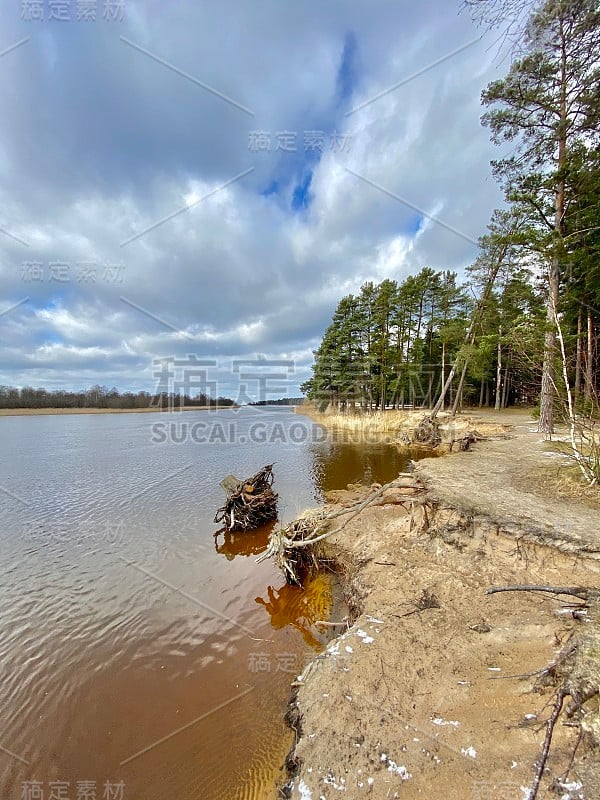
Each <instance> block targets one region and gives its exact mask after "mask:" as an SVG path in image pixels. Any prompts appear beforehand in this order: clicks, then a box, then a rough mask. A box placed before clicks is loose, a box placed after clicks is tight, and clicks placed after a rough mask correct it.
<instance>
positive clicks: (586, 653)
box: [486, 584, 600, 800]
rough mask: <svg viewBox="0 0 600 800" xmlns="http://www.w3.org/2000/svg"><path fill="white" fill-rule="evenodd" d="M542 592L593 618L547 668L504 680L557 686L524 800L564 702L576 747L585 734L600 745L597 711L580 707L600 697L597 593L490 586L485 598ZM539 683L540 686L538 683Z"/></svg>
mask: <svg viewBox="0 0 600 800" xmlns="http://www.w3.org/2000/svg"><path fill="white" fill-rule="evenodd" d="M509 591H510V592H545V593H548V594H553V595H559V596H560V595H566V596H569V597H577V598H579V599H580V600H584V601H586V603H590V604H591V608H592V612H593V616H590V617H589V622H590V623H591V624H590V625H589V626H588V625H586V626H585V628H583V629H579V630H577V631H576V632H575V633H573V634H572V635H571V637H570V638H569V641H568V643H567V645H566V647H565V648H563V650H562V651H561V653H559V655H558V657H557V658H556V659H555V660H554V661H553V662H552V663H551V664H549V665H548V666H546V667H544V668H542V669H540V670H536V671H534V672H531V673H526V674H524V675H513V676H506V677H513V678H517V679H519V678H527V677H533V676H537V679H538V685H548V680H549V679H552V682H553V683H555V685H558V688H557V690H556V693H555V695H554V700H553V703H552V711H551V714H550V717H549V718H548V721H547V722H546V734H545V736H544V742H543V744H542V749H541V751H540V756H539V759H538V761H537V766H536V772H535V775H534V778H533V781H532V784H531V787H530V788H529V791H528V794H527V796H526V800H536V798H537V795H538V792H539V788H540V784H541V781H542V778H543V775H544V770H545V768H546V763H547V761H548V757H549V754H550V749H551V745H552V736H553V734H554V729H555V727H556V723H557V722H558V720H559V718H560V715H561V712H562V711H563V706H564V703H565V699H566V698H567V697H569V698H570V702H569V703H568V704H567V705H566V707H565V710H564V713H565V716H566V717H567V718H571V717H573V716H575V715H576V714H577V715H578V720H577V722H575V723H565V724H575V725H576V727H578V728H579V738H578V741H577V747H578V746H579V743H580V741H581V739H582V737H583V736H584V735H585V734H588V738H590V740H591V743H592V746H594V747H595V746H598V745H599V744H600V713H599V712H598V711H597V710H595V711H594V710H590V709H584V704H585V703H587V702H588V701H589V700H591V699H592V698H594V697H596V696H597V695H598V694H599V693H600V657H599V653H600V624H599V622H598V620H599V618H600V590H599V589H598V588H596V587H585V586H539V585H528V584H522V585H514V586H492V587H490V588H489V589H487V591H486V594H496V593H498V592H509ZM542 682H543V683H542ZM574 757H575V754H574V753H573V755H572V757H571V760H570V763H569V768H568V770H567V773H566V774H568V772H569V770H570V769H571V768H572V766H573V762H574Z"/></svg>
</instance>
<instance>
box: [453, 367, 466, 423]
mask: <svg viewBox="0 0 600 800" xmlns="http://www.w3.org/2000/svg"><path fill="white" fill-rule="evenodd" d="M468 366H469V362H468V361H467V360H466V359H465V363H464V365H463V368H462V372H461V375H460V381H459V383H458V389H457V390H456V397H455V398H454V403H453V404H452V414H451V416H453V417H455V416H456V412H457V410H458V406H459V405H462V394H463V386H464V385H465V376H466V374H467V367H468Z"/></svg>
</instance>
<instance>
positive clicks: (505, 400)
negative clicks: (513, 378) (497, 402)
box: [502, 361, 510, 408]
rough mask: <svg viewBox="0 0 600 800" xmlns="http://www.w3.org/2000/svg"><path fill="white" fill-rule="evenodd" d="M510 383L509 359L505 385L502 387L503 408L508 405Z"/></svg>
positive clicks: (506, 367) (505, 370) (505, 368)
mask: <svg viewBox="0 0 600 800" xmlns="http://www.w3.org/2000/svg"><path fill="white" fill-rule="evenodd" d="M509 385H510V375H509V372H508V361H507V362H506V366H505V367H504V386H503V387H502V408H506V406H507V405H508V390H509Z"/></svg>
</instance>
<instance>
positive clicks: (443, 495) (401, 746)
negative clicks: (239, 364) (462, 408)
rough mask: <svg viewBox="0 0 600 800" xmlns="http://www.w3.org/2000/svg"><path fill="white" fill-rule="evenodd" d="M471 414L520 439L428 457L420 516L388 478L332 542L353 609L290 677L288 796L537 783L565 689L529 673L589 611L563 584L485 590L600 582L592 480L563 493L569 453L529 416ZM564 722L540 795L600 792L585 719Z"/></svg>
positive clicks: (421, 792)
mask: <svg viewBox="0 0 600 800" xmlns="http://www.w3.org/2000/svg"><path fill="white" fill-rule="evenodd" d="M474 422H475V427H476V428H477V430H479V431H480V432H481V430H482V428H483V426H484V424H487V425H489V426H494V425H498V426H499V428H498V429H499V430H503V431H504V432H503V433H502V434H501V435H502V436H503V437H506V436H509V437H511V438H498V439H494V440H490V441H482V442H478V443H477V444H476V445H475V446H474V447H473V449H472V450H471V451H468V452H464V453H463V452H461V453H456V454H452V455H450V456H447V457H444V458H436V459H426V460H424V461H420V462H418V464H417V465H416V470H415V472H416V475H417V476H418V477H419V478H420V480H422V481H423V482H424V483H425V485H426V486H427V489H428V495H427V497H428V498H431V501H432V502H431V505H430V507H429V512H428V513H427V515H426V516H425V515H424V513H423V510H422V507H419V508H420V510H418V511H416V512H415V515H414V517H413V519H412V521H411V515H410V514H409V513H408V511H407V510H406V509H405V508H404V507H403V506H401V505H399V502H400V500H401V499H402V497H401V496H395V494H394V491H389V492H386V494H385V495H384V496H383V497H382V498H380V499H379V500H377V501H376V502H375V503H373V504H372V505H371V506H368V507H367V508H366V509H365V510H364V511H363V512H362V513H361V514H360V515H359V516H357V517H355V518H354V519H352V520H350V521H349V523H348V525H347V526H346V527H345V529H344V531H343V532H342V533H339V534H335V535H334V536H332V537H331V538H329V539H327V540H326V541H325V543H324V546H323V552H322V556H323V557H324V558H326V559H327V558H330V559H331V560H332V561H333V562H334V563H335V565H336V568H337V570H338V572H339V575H340V579H341V582H342V585H343V588H344V591H345V594H346V599H347V601H348V604H349V609H350V610H351V611H350V620H349V623H348V625H347V626H344V627H343V628H340V630H342V631H343V632H342V633H341V635H340V636H338V637H337V638H336V639H334V640H333V641H332V642H331V643H330V645H329V646H328V647H327V649H326V650H325V651H324V652H323V653H322V654H321V656H319V657H318V658H317V659H316V660H315V661H314V662H312V663H311V664H310V665H309V666H308V667H307V669H305V670H304V672H303V674H302V675H301V676H299V679H298V681H297V685H296V687H295V690H294V699H293V701H292V704H291V706H290V713H289V718H290V723H291V724H292V726H293V727H294V728H295V729H296V731H297V737H298V741H297V744H296V747H295V750H294V751H293V754H292V760H291V761H290V767H293V766H294V765H295V767H296V769H295V771H293V774H294V777H293V779H292V780H291V782H290V784H288V796H291V797H293V798H301V800H321V798H325V800H329V799H330V798H334V797H344V798H347V800H351V798H363V797H364V798H370V800H371V799H372V800H384V799H385V800H388V799H391V798H406V800H411V798H424V799H426V800H438V798H439V799H440V800H442V799H443V800H525V799H526V798H527V797H528V796H529V787H530V786H531V784H532V780H533V776H534V774H535V769H536V763H537V761H538V758H539V755H540V749H541V746H542V742H543V740H544V734H545V723H546V721H547V720H548V717H549V716H550V712H551V708H550V705H551V703H552V702H553V701H554V698H555V694H556V687H555V686H550V685H546V686H541V685H539V681H538V680H537V678H536V676H535V675H529V676H527V673H531V672H534V671H536V670H540V669H542V668H544V667H545V666H547V665H548V664H549V663H550V662H551V661H552V660H553V659H554V658H556V656H557V654H558V653H559V652H560V650H561V649H562V647H564V644H565V642H566V640H567V639H568V637H569V636H570V635H571V634H572V633H573V632H574V631H577V630H579V629H586V630H589V629H590V628H594V626H595V625H596V623H594V622H593V621H592V622H591V624H586V623H585V622H581V621H577V620H576V619H574V617H573V614H572V613H571V611H570V609H569V608H568V604H566V603H565V600H566V598H564V597H563V598H560V599H559V598H557V597H554V596H549V595H541V594H535V593H521V592H507V593H501V594H495V595H491V596H489V595H488V596H486V595H485V590H486V589H487V588H489V587H490V586H492V585H507V584H551V585H554V586H572V585H587V586H589V585H592V586H593V585H596V586H598V585H600V577H599V573H600V522H599V515H598V511H597V508H596V509H595V508H594V506H595V503H596V500H597V494H598V490H597V489H595V490H590V493H589V495H588V494H586V493H585V492H583V493H582V494H581V496H580V497H578V498H573V497H565V496H564V492H559V491H558V489H557V486H559V485H562V483H563V481H562V478H561V477H560V473H561V470H565V469H567V466H566V465H565V463H564V456H561V455H559V454H557V453H556V452H555V451H554V450H553V446H552V445H549V444H548V443H543V442H542V441H541V437H540V435H539V434H537V433H536V432H535V423H534V421H533V420H532V419H531V418H530V417H529V416H528V415H527V414H524V413H511V414H508V415H506V414H501V415H497V416H496V417H494V415H491V414H485V415H483V416H481V417H480V418H477V417H476V418H475V419H474ZM507 422H508V423H509V424H511V425H512V426H513V428H512V429H511V431H510V432H508V433H507V432H506V429H505V428H503V426H504V425H505V424H506V423H507ZM370 491H371V490H370V487H358V486H351V487H349V488H348V489H347V490H345V491H340V492H334V493H331V495H330V497H329V500H330V501H331V504H332V507H338V508H343V507H344V506H351V505H352V504H354V503H356V502H357V500H359V499H362V498H364V497H366V496H367V495H368V494H369V492H370ZM571 493H572V492H571ZM594 493H595V494H594ZM404 497H405V495H404ZM340 519H341V520H343V519H344V517H341V518H340ZM592 613H593V612H592V610H590V615H592ZM595 658H596V661H597V660H598V659H599V658H600V656H598V654H595ZM524 674H525V677H523V675H524ZM511 676H517V677H511ZM519 676H521V677H519ZM591 702H592V703H593V702H594V701H591ZM564 722H565V718H564V715H563V717H561V721H560V722H559V724H558V725H557V726H556V728H555V732H554V738H553V742H552V748H551V751H550V757H549V759H548V762H547V770H546V773H545V775H544V777H543V779H542V785H541V789H540V792H539V794H538V800H540V799H541V798H542V797H545V798H549V797H556V798H564V799H565V800H566V799H567V798H568V799H569V800H571V799H573V800H574V799H575V798H577V800H579V799H580V798H584V797H585V798H588V800H591V798H593V797H600V785H599V784H598V783H597V781H598V775H597V771H598V758H597V754H596V753H595V751H593V750H591V749H586V748H585V747H584V746H583V745H581V746H580V748H579V750H578V752H577V758H576V760H575V762H574V763H573V764H571V761H572V755H573V752H574V749H575V746H576V744H577V741H578V728H577V727H573V726H570V725H565V724H563V723H564ZM582 784H583V786H584V787H585V788H582ZM551 787H552V788H551Z"/></svg>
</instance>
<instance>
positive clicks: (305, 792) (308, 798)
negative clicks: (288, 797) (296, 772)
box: [298, 781, 312, 800]
mask: <svg viewBox="0 0 600 800" xmlns="http://www.w3.org/2000/svg"><path fill="white" fill-rule="evenodd" d="M298 791H299V792H300V797H301V798H302V800H312V794H311V792H310V789H309V788H308V786H307V785H306V784H305V783H304V781H300V783H299V784H298Z"/></svg>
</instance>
